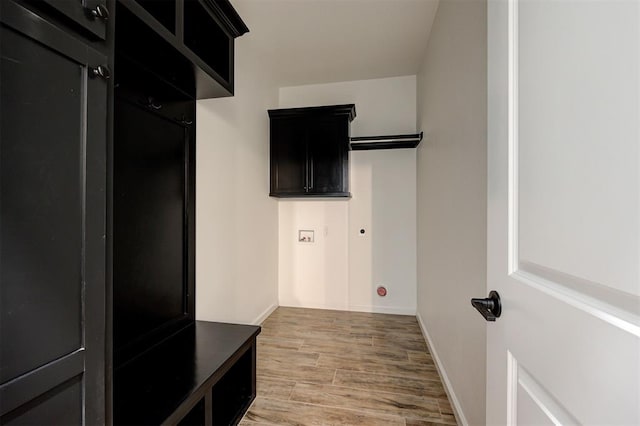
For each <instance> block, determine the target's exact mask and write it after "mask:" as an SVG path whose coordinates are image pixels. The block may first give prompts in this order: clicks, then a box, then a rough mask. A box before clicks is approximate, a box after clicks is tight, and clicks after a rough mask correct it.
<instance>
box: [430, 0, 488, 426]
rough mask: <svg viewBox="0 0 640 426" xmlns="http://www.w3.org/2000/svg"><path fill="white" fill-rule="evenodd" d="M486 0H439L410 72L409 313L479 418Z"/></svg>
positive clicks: (460, 404)
mask: <svg viewBox="0 0 640 426" xmlns="http://www.w3.org/2000/svg"><path fill="white" fill-rule="evenodd" d="M486 7H487V5H486V1H484V0H473V1H471V0H448V1H443V2H440V5H439V8H438V11H437V13H436V17H435V21H434V24H433V27H432V31H431V35H430V38H429V43H428V47H427V51H426V55H425V59H424V62H423V64H422V67H421V71H420V74H419V75H418V121H419V123H420V125H419V128H421V129H422V130H424V132H425V140H423V142H422V144H421V145H420V146H419V148H418V316H419V320H420V321H421V324H422V326H423V328H424V329H425V331H426V333H427V335H428V338H429V340H430V346H431V348H432V352H433V353H434V358H436V359H437V361H438V364H439V367H440V369H441V372H442V375H443V378H444V381H445V383H446V385H447V387H448V390H449V392H450V393H451V395H450V396H451V397H452V398H451V399H452V402H453V404H454V406H455V407H456V408H457V410H458V414H459V415H460V416H459V417H460V420H461V421H462V422H463V423H468V424H473V425H479V424H484V422H485V371H486V366H485V361H486V322H485V321H484V320H483V319H482V317H481V316H480V315H479V314H478V312H476V311H475V310H474V309H472V307H471V305H470V303H469V299H470V298H472V297H485V296H486V294H487V286H486V206H487V190H486V183H487V181H486V173H487V162H486V154H487V147H486V145H487V141H486V125H487V124H486V99H487V93H486V90H487V89H486V87H487V86H486V77H487V74H486V55H487V47H486V38H487V37H486Z"/></svg>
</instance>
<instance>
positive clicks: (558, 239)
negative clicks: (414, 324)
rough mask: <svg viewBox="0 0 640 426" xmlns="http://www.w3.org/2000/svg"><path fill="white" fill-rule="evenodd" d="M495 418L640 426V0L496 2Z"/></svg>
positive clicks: (492, 68) (492, 29)
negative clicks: (497, 315)
mask: <svg viewBox="0 0 640 426" xmlns="http://www.w3.org/2000/svg"><path fill="white" fill-rule="evenodd" d="M488 3H489V6H488V7H489V10H488V24H489V26H488V41H489V44H488V49H489V51H488V58H489V69H488V75H489V89H488V90H489V91H488V98H489V106H488V107H489V118H488V129H489V133H488V137H489V139H488V140H489V189H488V191H489V192H488V197H489V203H488V205H489V212H488V287H489V288H488V290H497V291H498V292H499V294H500V296H501V298H502V316H501V317H500V318H498V319H497V321H496V322H494V323H488V329H487V344H488V353H487V424H490V425H498V424H500V425H501V424H530V425H545V424H585V425H639V424H640V337H639V336H640V297H639V295H640V247H639V246H640V171H639V169H640V167H639V166H640V142H639V140H640V107H639V105H640V67H639V63H640V1H638V0H621V1H617V0H590V1H581V0H578V1H576V0H547V1H545V0H519V1H518V0H509V1H507V0H489V2H488Z"/></svg>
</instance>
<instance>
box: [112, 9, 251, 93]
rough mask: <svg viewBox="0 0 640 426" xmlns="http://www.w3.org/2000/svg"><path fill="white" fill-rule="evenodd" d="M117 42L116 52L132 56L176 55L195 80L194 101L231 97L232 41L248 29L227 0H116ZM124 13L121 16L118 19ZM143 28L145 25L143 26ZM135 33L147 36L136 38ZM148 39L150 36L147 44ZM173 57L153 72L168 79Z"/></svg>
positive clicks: (232, 75)
mask: <svg viewBox="0 0 640 426" xmlns="http://www.w3.org/2000/svg"><path fill="white" fill-rule="evenodd" d="M118 4H119V5H121V6H124V7H120V8H119V9H118V12H117V15H118V17H117V18H116V23H119V22H121V19H125V20H127V21H128V23H127V25H120V24H118V27H119V28H118V30H117V31H116V43H117V44H118V45H119V46H120V48H119V50H120V52H121V53H124V54H125V55H127V56H129V57H131V58H137V57H139V56H140V55H143V56H149V57H152V58H165V59H166V58H167V57H168V58H175V57H177V56H180V57H181V58H182V60H178V61H177V62H178V65H177V67H179V68H180V67H181V68H182V70H181V71H180V73H181V74H184V68H185V67H184V66H183V65H182V64H180V62H184V63H186V64H187V71H188V73H189V74H191V76H192V77H191V79H193V80H194V86H195V87H194V88H193V89H192V91H193V92H194V93H193V96H194V97H195V98H197V99H206V98H219V97H225V96H232V95H233V90H234V72H233V70H234V66H233V65H234V64H233V62H234V39H235V38H236V37H239V36H241V35H243V34H245V33H246V32H248V31H249V29H248V28H247V26H246V25H245V23H244V22H243V21H242V19H241V18H240V16H239V15H238V14H237V12H236V11H235V10H234V9H233V6H231V3H229V1H228V0H215V1H214V0H163V1H157V0H118ZM123 15H124V17H123ZM142 27H146V28H142ZM140 32H143V33H147V34H152V35H147V36H146V41H145V42H142V41H141V42H136V41H135V40H136V39H138V38H140ZM151 39H155V40H153V41H152V42H150V40H151ZM174 64H175V61H173V60H164V61H162V62H161V63H158V64H157V66H156V68H158V69H157V70H156V71H155V72H156V73H157V74H158V75H161V76H163V77H164V78H167V79H168V80H170V81H172V80H173V78H171V76H170V75H169V76H167V75H166V74H167V73H169V74H170V73H171V72H172V70H171V69H170V68H174V67H176V65H174Z"/></svg>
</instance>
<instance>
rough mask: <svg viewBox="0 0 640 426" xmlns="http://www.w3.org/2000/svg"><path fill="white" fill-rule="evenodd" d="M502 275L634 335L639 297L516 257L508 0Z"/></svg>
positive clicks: (514, 108)
mask: <svg viewBox="0 0 640 426" xmlns="http://www.w3.org/2000/svg"><path fill="white" fill-rule="evenodd" d="M507 4H508V29H507V34H508V83H507V85H508V111H507V117H508V136H507V137H508V210H507V211H508V255H509V257H508V264H507V265H508V275H509V276H510V277H512V278H514V279H515V280H517V281H518V282H521V283H523V284H525V285H528V286H531V287H533V288H536V289H538V290H541V291H543V292H545V293H546V294H548V295H550V296H552V297H555V298H557V299H559V300H561V301H563V302H565V303H567V304H569V305H570V306H573V307H575V308H578V309H580V310H582V311H584V312H586V313H588V314H590V315H593V316H595V317H597V318H600V319H602V320H604V321H606V322H608V323H609V324H611V325H613V326H615V327H618V328H620V329H622V330H625V331H627V332H629V333H631V334H633V335H635V336H638V337H640V297H639V296H637V295H634V294H631V293H627V292H623V291H621V290H618V289H616V288H613V287H610V286H607V285H606V284H604V283H597V282H593V281H589V280H587V279H584V278H581V277H577V276H574V275H571V274H568V273H565V272H564V271H561V270H557V269H554V268H549V267H547V266H545V265H539V264H536V263H535V262H531V261H528V260H525V259H522V258H521V253H520V246H521V244H520V194H519V191H520V175H519V174H520V167H519V158H520V157H519V155H520V140H519V57H520V55H519V25H518V22H519V19H520V14H519V13H520V12H519V9H520V8H519V4H520V0H508V2H507Z"/></svg>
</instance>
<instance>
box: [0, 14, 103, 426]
mask: <svg viewBox="0 0 640 426" xmlns="http://www.w3.org/2000/svg"><path fill="white" fill-rule="evenodd" d="M0 22H1V24H0V56H1V68H0V265H1V267H0V341H2V345H0V416H2V417H0V422H1V423H2V424H12V423H15V424H23V423H25V422H26V423H31V424H37V423H41V424H44V423H52V422H56V421H58V422H60V423H65V422H71V421H73V423H78V420H80V421H82V420H84V421H85V422H86V423H95V422H97V421H98V422H99V421H101V420H102V419H103V418H104V406H100V405H99V404H100V403H101V402H102V401H101V399H102V398H101V395H103V394H104V390H103V389H102V387H100V385H103V383H104V379H103V377H104V373H103V371H102V370H98V369H95V368H94V369H92V371H91V372H90V373H88V374H85V373H83V370H84V368H85V367H84V366H86V365H91V366H96V365H102V363H103V361H101V360H102V359H103V357H104V312H105V311H104V264H105V257H104V256H105V250H104V244H105V243H104V232H105V164H104V156H105V152H106V95H107V89H106V82H105V81H104V80H101V79H93V78H90V77H89V74H90V69H89V67H92V66H97V65H101V64H105V63H106V57H104V56H103V55H101V54H99V53H98V52H96V51H94V50H92V49H90V48H89V47H87V46H86V45H85V44H83V43H82V42H80V41H78V39H76V38H74V37H72V36H71V35H69V34H67V33H65V32H63V31H62V30H60V29H59V28H58V27H55V26H53V25H51V24H50V23H48V22H47V21H45V20H43V19H42V18H40V17H39V16H38V15H36V14H35V13H33V12H31V11H29V10H28V9H26V8H24V7H22V6H20V5H18V4H16V3H13V2H10V1H3V2H2V4H1V5H0ZM88 332H91V333H92V335H91V338H90V339H89V338H88V337H87V333H88ZM95 333H97V334H95ZM89 340H91V343H88V341H89ZM87 379H89V380H87ZM88 383H91V385H88ZM84 398H86V400H87V403H86V407H85V409H83V399H84ZM21 419H22V420H21Z"/></svg>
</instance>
